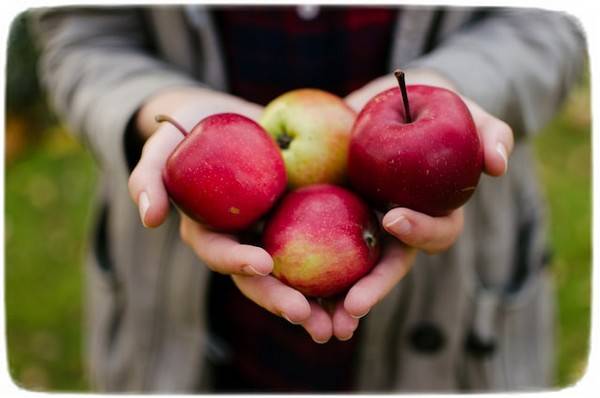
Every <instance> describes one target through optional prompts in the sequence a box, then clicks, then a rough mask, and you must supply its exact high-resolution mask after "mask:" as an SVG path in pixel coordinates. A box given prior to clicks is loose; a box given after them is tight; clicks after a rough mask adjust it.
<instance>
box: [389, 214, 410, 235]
mask: <svg viewBox="0 0 600 398" xmlns="http://www.w3.org/2000/svg"><path fill="white" fill-rule="evenodd" d="M385 228H386V229H390V230H392V231H393V232H395V233H396V234H398V235H406V234H408V233H409V232H410V221H408V219H407V218H406V217H404V216H400V217H398V218H396V219H395V220H393V221H392V222H390V223H388V224H386V225H385Z"/></svg>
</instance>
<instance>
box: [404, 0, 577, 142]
mask: <svg viewBox="0 0 600 398" xmlns="http://www.w3.org/2000/svg"><path fill="white" fill-rule="evenodd" d="M585 49H586V46H585V39H584V36H583V33H582V31H581V30H580V28H579V25H578V23H577V22H576V21H575V20H574V18H573V17H571V16H568V15H566V14H563V13H560V12H554V11H544V10H534V9H515V8H513V9H498V10H496V11H494V12H492V13H491V15H489V16H487V17H486V18H483V19H481V20H480V21H479V22H476V23H472V24H470V25H467V26H466V27H464V28H463V29H461V30H459V31H458V32H457V33H456V34H454V35H452V36H449V37H447V38H446V39H444V40H443V41H442V42H441V43H440V45H439V46H438V47H436V48H435V49H434V50H433V51H432V52H430V53H428V54H426V55H424V56H423V57H421V58H418V59H416V60H415V61H413V62H412V63H411V64H410V65H409V66H410V67H422V68H428V69H434V70H436V71H438V72H440V73H442V74H444V75H445V76H447V77H448V78H449V79H451V80H452V81H453V82H454V83H455V84H456V85H457V87H458V89H459V91H460V92H461V93H462V94H464V95H465V96H467V97H469V98H471V99H473V100H474V101H475V102H477V103H478V104H479V105H480V106H482V107H483V108H484V109H486V110H487V111H488V112H490V113H492V114H493V115H495V116H497V117H499V118H500V119H503V120H504V121H506V122H507V123H508V124H510V125H511V126H512V128H513V130H514V131H515V135H517V136H519V135H522V134H531V133H535V132H536V131H538V130H539V129H540V128H542V127H543V125H544V124H545V123H546V122H548V121H549V119H550V118H551V117H552V116H553V114H554V113H555V112H556V110H557V108H558V106H559V105H560V103H561V101H562V100H563V99H564V97H565V96H566V94H567V93H568V90H569V88H570V87H571V86H572V84H573V83H574V82H575V81H576V80H577V78H578V76H579V75H580V73H581V71H582V69H583V65H584V59H585Z"/></svg>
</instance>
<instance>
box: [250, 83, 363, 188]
mask: <svg viewBox="0 0 600 398" xmlns="http://www.w3.org/2000/svg"><path fill="white" fill-rule="evenodd" d="M355 118H356V113H355V112H354V110H352V108H350V107H349V106H348V105H347V104H346V103H345V102H344V100H342V99H341V98H339V97H337V96H335V95H333V94H331V93H328V92H325V91H321V90H316V89H298V90H293V91H290V92H287V93H285V94H283V95H281V96H279V97H277V98H275V99H274V100H273V101H271V102H270V103H269V104H268V105H267V107H266V108H265V110H264V113H263V115H262V117H261V119H260V124H261V125H262V126H263V127H264V128H265V130H267V132H268V133H269V134H270V135H271V136H272V137H273V138H274V139H275V141H276V142H277V144H278V145H279V148H280V149H281V152H282V155H283V159H284V162H285V168H286V171H287V178H288V184H289V186H290V188H299V187H303V186H307V185H312V184H322V183H330V184H339V183H342V182H343V181H344V180H345V177H346V168H347V160H348V145H349V143H350V131H351V130H352V125H353V124H354V120H355Z"/></svg>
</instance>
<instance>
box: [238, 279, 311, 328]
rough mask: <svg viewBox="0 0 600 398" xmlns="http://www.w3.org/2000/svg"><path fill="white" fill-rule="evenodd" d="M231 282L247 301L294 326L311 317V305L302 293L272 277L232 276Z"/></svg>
mask: <svg viewBox="0 0 600 398" xmlns="http://www.w3.org/2000/svg"><path fill="white" fill-rule="evenodd" d="M231 277H232V279H233V282H234V283H235V284H236V286H237V287H238V289H240V291H241V292H242V294H244V296H246V297H247V298H248V299H250V300H252V301H253V302H255V303H256V304H257V305H259V306H260V307H262V308H264V309H266V310H267V311H269V312H271V313H272V314H275V315H277V316H281V317H283V318H285V319H286V320H288V321H289V322H290V323H293V324H295V325H299V324H302V323H304V322H306V321H307V320H308V319H309V318H310V317H311V315H312V312H311V305H310V304H309V302H308V300H307V299H306V297H304V295H302V293H300V292H299V291H297V290H295V289H292V288H291V287H289V286H286V285H284V284H283V283H281V282H280V281H279V280H277V279H275V278H274V277H272V276H243V275H232V276H231Z"/></svg>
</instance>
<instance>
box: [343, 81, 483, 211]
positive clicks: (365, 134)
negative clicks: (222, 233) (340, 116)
mask: <svg viewBox="0 0 600 398" xmlns="http://www.w3.org/2000/svg"><path fill="white" fill-rule="evenodd" d="M407 93H408V99H409V101H410V111H411V116H412V119H413V121H412V123H406V122H405V117H404V107H403V102H402V94H401V92H400V90H399V89H398V88H391V89H389V90H386V91H384V92H382V93H380V94H378V95H376V96H375V97H373V98H372V99H371V100H370V101H369V102H368V103H367V104H366V105H365V107H364V108H363V109H362V111H361V112H360V114H359V115H358V117H357V119H356V123H355V124H354V128H353V130H352V139H351V142H350V150H349V155H348V174H349V178H350V182H351V185H352V187H353V188H354V189H355V190H356V191H357V192H359V193H360V194H362V195H363V196H364V197H366V198H368V199H369V200H371V201H372V202H373V203H374V205H375V206H376V207H377V208H379V209H381V210H382V211H386V210H389V209H390V208H393V207H407V208H410V209H413V210H416V211H419V212H422V213H425V214H428V215H431V216H442V215H447V214H448V213H450V212H451V211H452V210H453V209H456V208H458V207H460V206H462V205H463V204H464V203H465V202H466V201H467V200H468V199H469V198H470V197H471V195H472V194H473V192H474V191H475V188H476V187H477V184H478V182H479V177H480V175H481V172H482V170H483V148H482V145H481V142H480V139H479V135H478V133H477V129H476V127H475V123H474V122H473V118H472V117H471V113H470V112H469V109H468V108H467V106H466V104H465V103H464V102H463V101H462V99H461V98H460V97H459V96H458V95H456V94H455V93H453V92H451V91H449V90H446V89H443V88H439V87H432V86H425V85H409V86H407Z"/></svg>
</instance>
